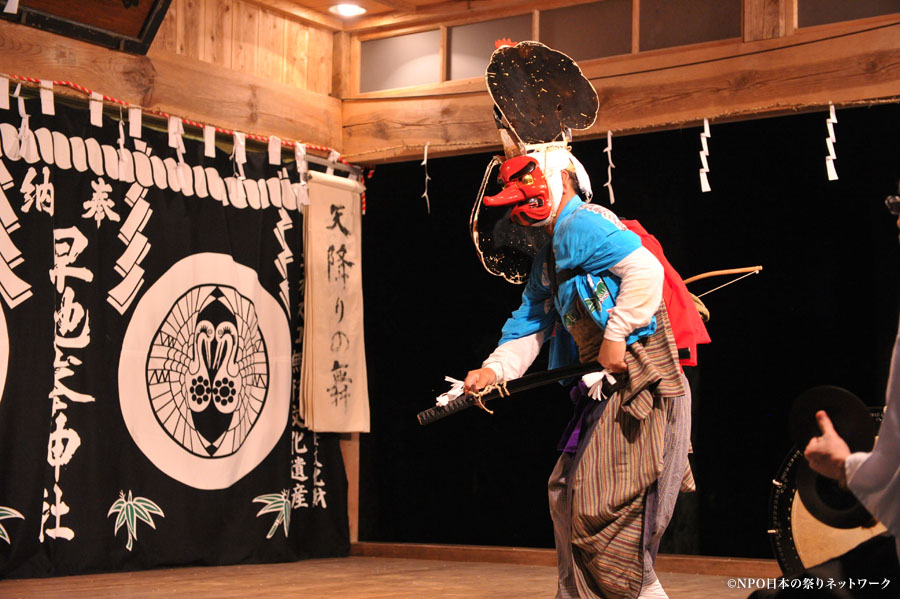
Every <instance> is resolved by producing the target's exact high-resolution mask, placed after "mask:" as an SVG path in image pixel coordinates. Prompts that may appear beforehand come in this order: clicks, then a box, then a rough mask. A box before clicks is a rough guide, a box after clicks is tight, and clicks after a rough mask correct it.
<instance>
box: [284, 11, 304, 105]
mask: <svg viewBox="0 0 900 599" xmlns="http://www.w3.org/2000/svg"><path fill="white" fill-rule="evenodd" d="M284 25H285V28H284V75H283V81H284V83H285V85H291V86H293V87H299V88H300V89H306V72H307V65H308V59H309V57H308V56H307V48H308V47H309V27H307V26H306V25H304V24H303V23H300V22H298V21H293V20H287V21H285V23H284Z"/></svg>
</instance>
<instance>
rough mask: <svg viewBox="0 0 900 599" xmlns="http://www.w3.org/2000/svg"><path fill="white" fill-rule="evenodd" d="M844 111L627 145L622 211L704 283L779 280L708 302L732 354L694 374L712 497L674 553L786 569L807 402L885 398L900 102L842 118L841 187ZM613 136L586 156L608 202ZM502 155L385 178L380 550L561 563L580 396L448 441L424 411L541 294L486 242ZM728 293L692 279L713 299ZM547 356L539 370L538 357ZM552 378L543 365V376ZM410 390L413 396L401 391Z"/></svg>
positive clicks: (372, 252) (375, 195) (377, 397)
mask: <svg viewBox="0 0 900 599" xmlns="http://www.w3.org/2000/svg"><path fill="white" fill-rule="evenodd" d="M826 117H827V112H819V113H811V114H804V115H793V116H787V117H782V118H771V119H763V120H754V121H746V122H737V123H727V124H719V123H716V122H715V121H713V122H712V123H711V134H712V137H711V138H710V139H709V148H710V156H709V164H710V173H709V180H710V184H711V186H712V191H711V192H709V193H702V192H701V191H700V182H699V177H698V171H699V168H700V159H699V156H698V152H699V150H700V147H701V146H700V135H699V134H700V131H701V130H702V127H687V128H683V129H679V130H673V131H666V132H660V133H652V134H644V135H631V136H623V137H616V138H614V140H613V153H612V154H613V162H614V163H615V165H616V168H615V169H614V170H613V175H612V176H613V188H614V190H615V197H616V203H615V204H614V205H613V206H612V208H613V210H614V211H615V212H616V213H617V214H618V215H619V216H620V217H623V218H636V219H638V220H639V221H640V222H641V223H642V224H643V225H644V226H645V227H646V228H647V229H648V230H649V231H650V233H652V234H654V235H655V236H656V237H657V238H658V239H659V241H660V242H661V243H662V245H663V248H664V250H665V252H666V255H667V257H668V258H669V260H670V262H671V263H672V264H673V266H674V267H675V268H676V269H677V270H678V271H679V272H680V273H681V275H682V276H683V277H685V278H687V277H688V276H691V275H693V274H697V273H700V272H705V271H709V270H715V269H721V268H730V267H736V266H751V265H755V264H761V265H763V267H764V270H763V271H762V273H761V274H759V275H754V276H752V277H750V278H748V279H745V280H743V281H741V282H740V283H737V284H735V285H732V286H730V287H726V288H724V289H722V290H720V291H717V292H715V293H713V294H711V295H709V296H707V297H706V298H704V299H705V301H706V304H707V306H708V307H709V309H710V311H711V314H712V319H711V321H710V322H709V324H708V328H709V332H710V335H711V337H712V344H711V345H709V346H701V347H700V350H699V357H700V363H699V366H698V368H697V369H695V371H694V372H691V373H690V377H691V379H692V381H693V385H692V386H693V392H694V398H695V403H694V426H693V440H694V450H695V455H694V457H693V458H692V459H693V464H694V468H695V475H696V478H697V485H698V489H699V490H698V493H697V494H696V495H695V496H693V497H691V496H688V495H682V498H681V501H680V503H681V505H680V507H679V508H677V511H676V519H675V521H674V522H673V524H672V525H671V526H670V534H669V535H668V537H667V538H666V539H664V541H663V543H664V545H663V550H664V551H669V552H677V553H698V554H707V555H727V556H744V557H762V558H771V557H772V550H771V547H770V544H769V539H768V535H767V533H766V531H767V529H768V528H770V525H769V522H768V509H769V495H770V492H771V489H772V484H771V481H772V479H773V477H774V476H775V474H776V472H777V471H778V469H779V467H780V465H781V462H782V460H783V459H784V458H785V456H786V455H787V454H788V453H789V451H790V450H791V442H790V440H789V437H788V433H787V413H788V409H789V405H790V402H791V400H792V399H793V398H794V397H796V396H797V395H798V394H799V393H801V392H802V391H804V390H806V389H808V388H810V387H812V386H815V385H821V384H833V385H838V386H842V387H845V388H847V389H849V390H850V391H852V392H854V393H856V394H857V395H858V396H859V397H860V398H861V399H862V400H863V401H864V402H865V403H866V404H868V405H872V406H877V405H881V404H883V393H884V388H885V383H886V380H887V370H888V361H889V352H890V349H891V347H892V342H893V337H894V334H895V332H896V325H897V316H898V299H900V285H898V282H900V281H898V276H897V260H898V243H897V229H896V226H895V220H896V219H894V218H892V217H891V216H890V215H889V214H888V213H887V211H886V210H885V208H884V206H883V204H882V200H883V198H884V197H885V195H887V194H888V193H894V192H896V190H897V179H898V177H900V107H898V106H897V105H883V106H877V107H863V108H853V109H846V110H838V111H837V117H838V123H837V124H836V125H835V131H836V136H837V142H836V145H835V149H836V153H837V160H836V162H835V165H836V168H837V172H838V174H839V177H840V178H839V179H838V180H837V181H828V180H827V176H826V167H825V156H826V155H827V148H826V144H825V138H826V135H827V130H826V124H825V119H826ZM605 147H606V141H605V140H600V141H591V142H577V143H575V144H574V148H573V152H574V153H575V155H576V156H577V157H578V158H579V159H580V160H581V161H582V162H583V163H584V165H585V167H586V168H587V171H588V173H589V174H590V175H591V177H592V182H593V187H594V190H595V193H596V200H595V201H599V202H601V203H603V204H604V205H608V203H607V201H606V195H605V190H604V188H603V183H605V182H606V180H607V177H606V172H607V157H606V154H605V153H604V152H603V150H604V148H605ZM489 159H490V155H488V154H482V155H476V156H463V157H456V158H443V159H431V160H429V162H428V174H429V175H430V177H431V181H430V183H429V198H430V200H431V213H430V214H428V213H427V212H426V205H425V200H424V198H422V197H420V196H421V194H422V191H423V190H424V185H425V181H424V172H423V167H422V166H421V165H420V164H419V161H416V162H411V163H405V164H393V165H385V166H379V167H378V168H377V170H376V173H375V176H374V178H373V179H372V180H371V181H370V182H369V184H368V198H369V201H368V206H369V208H368V214H367V216H366V219H365V237H364V244H363V251H364V255H365V256H366V264H365V278H364V282H365V288H364V293H365V297H366V311H367V313H366V335H367V338H368V339H370V340H372V339H380V340H382V341H381V343H382V344H383V346H384V347H385V349H384V350H383V351H378V352H374V351H370V352H369V356H368V367H369V373H370V378H369V381H370V396H371V398H372V400H371V401H372V431H373V433H372V434H371V435H370V436H368V437H364V438H363V444H362V454H361V471H362V476H363V478H362V480H361V493H362V497H361V502H360V503H361V510H362V511H361V515H360V538H361V539H362V540H371V541H414V542H442V543H465V544H488V545H519V546H537V547H552V545H553V537H552V529H551V524H550V519H549V516H548V513H547V499H546V480H547V477H548V476H549V473H550V470H551V468H552V465H553V463H554V461H555V460H556V453H555V444H556V441H557V440H558V436H559V435H560V433H561V431H562V428H563V426H564V425H565V422H566V421H567V419H568V417H569V409H570V408H569V403H568V397H567V393H566V391H565V390H564V389H563V388H561V387H559V386H552V387H550V388H544V389H540V390H535V391H531V392H528V393H523V394H521V395H520V396H516V397H515V398H512V399H508V400H498V401H496V402H494V404H496V405H493V406H492V408H494V409H495V410H496V414H495V415H493V416H489V415H487V414H485V413H484V412H481V411H479V410H469V411H468V413H460V414H458V415H455V416H453V417H451V418H448V419H446V420H443V421H440V422H438V423H435V424H432V425H430V426H428V427H425V428H422V427H419V426H418V424H417V423H416V419H415V414H416V412H418V411H419V410H422V409H425V408H428V407H430V406H431V405H433V401H434V397H435V396H436V395H437V394H439V393H441V392H443V391H445V390H446V389H447V386H448V385H447V383H445V382H444V381H443V377H444V376H445V375H450V376H454V377H456V378H462V377H463V376H464V375H465V373H466V371H467V370H469V369H471V368H474V367H477V366H479V365H480V364H481V361H482V360H483V359H484V357H485V356H486V355H487V354H488V353H489V352H490V351H491V350H492V349H493V347H494V346H495V344H496V342H497V340H498V339H499V336H500V327H501V325H502V324H503V321H504V319H505V318H506V317H507V315H508V313H509V312H510V311H511V310H512V309H514V308H515V307H517V306H518V301H519V296H520V294H521V288H519V287H515V286H513V285H510V284H508V283H505V282H504V281H502V280H500V279H497V278H494V277H491V276H490V275H488V274H487V273H486V272H485V271H484V270H483V269H482V267H481V265H480V264H479V262H478V259H477V257H476V255H475V252H474V249H473V248H472V245H471V242H470V241H469V239H468V236H467V225H468V217H469V210H470V209H471V206H472V203H473V201H474V198H475V194H476V192H477V189H478V186H479V184H480V182H481V178H482V174H483V172H484V167H485V165H486V164H487V162H488V161H489ZM722 282H724V281H723V280H715V279H713V280H709V281H702V282H698V283H696V284H692V285H691V286H690V287H691V289H692V290H693V291H694V293H700V292H702V291H705V290H708V289H711V288H712V287H714V286H716V285H718V284H720V283H722ZM539 360H540V359H539ZM542 367H544V365H543V364H536V365H535V366H534V367H533V368H534V369H536V368H542ZM400 382H402V384H401V383H400Z"/></svg>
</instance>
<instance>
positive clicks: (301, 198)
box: [294, 143, 309, 206]
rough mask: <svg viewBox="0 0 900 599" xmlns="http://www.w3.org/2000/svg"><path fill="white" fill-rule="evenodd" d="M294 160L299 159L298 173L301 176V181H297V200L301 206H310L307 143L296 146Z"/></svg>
mask: <svg viewBox="0 0 900 599" xmlns="http://www.w3.org/2000/svg"><path fill="white" fill-rule="evenodd" d="M294 160H296V161H297V174H298V175H299V177H300V183H297V202H298V203H299V204H300V205H301V206H309V187H308V184H307V181H308V179H309V163H308V162H307V161H306V144H300V143H298V144H297V145H295V146H294Z"/></svg>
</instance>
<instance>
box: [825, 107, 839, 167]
mask: <svg viewBox="0 0 900 599" xmlns="http://www.w3.org/2000/svg"><path fill="white" fill-rule="evenodd" d="M835 123H837V115H836V114H835V112H834V104H832V103H831V102H829V103H828V118H827V119H825V126H826V127H827V128H828V137H826V138H825V145H827V146H828V156H826V157H825V170H826V171H827V172H828V180H829V181H837V178H838V174H837V169H836V168H834V161H835V160H837V154H835V152H834V142H836V141H837V138H836V137H835V135H834V124H835Z"/></svg>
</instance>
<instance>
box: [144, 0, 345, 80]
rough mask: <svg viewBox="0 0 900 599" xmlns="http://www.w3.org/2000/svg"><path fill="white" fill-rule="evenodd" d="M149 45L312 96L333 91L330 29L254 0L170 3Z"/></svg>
mask: <svg viewBox="0 0 900 599" xmlns="http://www.w3.org/2000/svg"><path fill="white" fill-rule="evenodd" d="M345 37H347V36H346V34H345ZM152 47H153V49H154V51H157V52H167V53H170V54H173V55H176V56H186V57H188V58H194V59H198V60H202V61H203V62H207V63H210V64H214V65H218V66H221V67H226V68H231V69H234V70H236V71H239V72H241V73H246V74H251V75H257V76H260V77H264V78H266V79H269V80H271V81H277V82H279V83H284V84H286V85H290V86H292V87H297V88H300V89H305V90H309V91H313V92H315V93H320V94H331V93H332V89H333V83H332V78H333V75H334V74H333V72H332V65H333V64H334V61H333V52H334V41H333V33H332V31H331V30H329V29H327V28H325V27H321V26H314V25H309V24H306V23H305V22H304V21H303V20H302V19H300V18H296V17H294V16H292V15H290V14H288V13H286V12H284V11H280V10H275V9H268V8H265V7H264V6H261V5H260V4H258V3H257V2H256V1H255V0H172V4H171V5H170V8H169V12H168V13H167V15H166V17H165V19H164V20H163V22H162V25H161V26H160V29H159V33H158V34H157V36H156V39H155V40H154V42H153V46H152Z"/></svg>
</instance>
